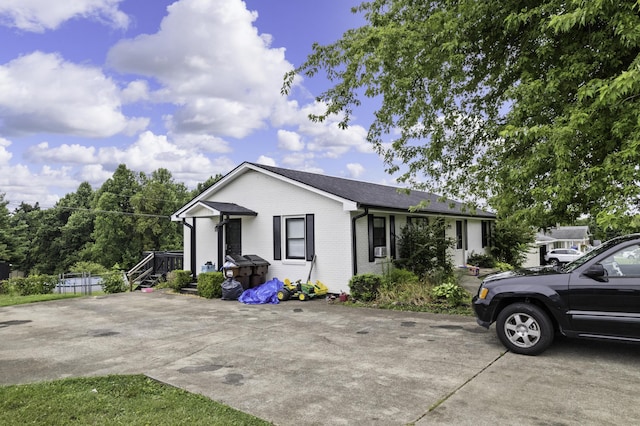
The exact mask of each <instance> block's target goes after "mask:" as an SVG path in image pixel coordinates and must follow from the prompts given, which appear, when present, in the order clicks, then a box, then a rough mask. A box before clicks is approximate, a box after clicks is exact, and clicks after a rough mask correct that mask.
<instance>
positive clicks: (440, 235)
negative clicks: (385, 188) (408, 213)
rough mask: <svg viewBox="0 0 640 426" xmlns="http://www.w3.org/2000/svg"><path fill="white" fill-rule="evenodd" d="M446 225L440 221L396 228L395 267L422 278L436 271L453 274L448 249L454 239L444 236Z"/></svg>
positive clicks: (422, 222)
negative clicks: (397, 257)
mask: <svg viewBox="0 0 640 426" xmlns="http://www.w3.org/2000/svg"><path fill="white" fill-rule="evenodd" d="M446 228H447V224H446V222H445V221H444V220H443V219H435V220H430V221H429V222H428V223H427V222H424V221H421V222H416V223H408V224H407V225H406V226H404V227H402V228H401V229H400V236H399V239H398V245H399V255H400V258H399V259H397V260H396V264H397V265H398V266H399V267H401V268H404V269H408V270H409V271H411V272H413V273H415V274H416V275H418V276H419V277H421V278H423V277H425V276H427V275H429V274H431V273H432V272H433V271H434V270H436V269H441V270H443V271H444V272H445V273H446V274H448V275H450V274H451V273H453V262H452V261H451V256H450V255H449V249H450V248H451V247H453V246H454V244H455V240H453V239H452V238H449V237H447V236H446Z"/></svg>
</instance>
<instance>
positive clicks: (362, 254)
mask: <svg viewBox="0 0 640 426" xmlns="http://www.w3.org/2000/svg"><path fill="white" fill-rule="evenodd" d="M372 214H373V215H374V216H377V217H386V218H387V253H389V255H390V254H391V251H390V248H391V246H390V235H389V233H390V228H389V216H390V215H392V216H394V217H395V233H396V235H397V236H399V235H400V231H401V229H402V228H403V227H404V226H406V224H407V218H408V217H410V216H411V217H415V215H411V214H409V215H402V214H390V213H379V212H375V211H374V212H372ZM352 215H354V216H355V214H354V213H352ZM434 218H435V216H429V220H433V219H434ZM456 220H465V218H447V219H446V220H445V223H446V231H445V232H446V236H447V237H448V238H451V239H453V240H454V241H455V239H456ZM466 220H467V249H466V250H465V249H464V248H463V249H456V248H455V247H454V248H451V249H450V250H449V255H450V258H451V261H452V262H453V265H454V266H459V265H464V264H466V259H467V258H468V257H469V255H470V254H471V253H472V252H474V253H477V254H480V253H482V254H484V253H486V248H483V247H482V220H481V219H466ZM356 230H357V231H356V235H357V239H358V241H357V249H358V255H357V259H358V274H364V273H374V274H380V273H382V272H383V267H384V264H385V262H386V261H385V259H379V258H376V259H375V260H374V261H373V262H369V251H368V244H369V243H368V238H369V234H368V225H367V218H366V216H365V217H362V218H360V219H358V221H357V224H356ZM399 250H400V246H399V243H398V240H396V256H398V255H399Z"/></svg>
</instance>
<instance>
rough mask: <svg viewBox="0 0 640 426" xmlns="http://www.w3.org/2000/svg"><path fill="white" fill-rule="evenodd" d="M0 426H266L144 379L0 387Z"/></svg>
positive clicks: (95, 379)
mask: <svg viewBox="0 0 640 426" xmlns="http://www.w3.org/2000/svg"><path fill="white" fill-rule="evenodd" d="M0 424H2V425H5V426H10V425H25V424H32V425H67V424H72V425H73V424H77V425H89V424H91V425H247V426H251V425H268V424H270V423H267V422H265V421H263V420H261V419H259V418H257V417H254V416H251V415H249V414H246V413H243V412H241V411H237V410H235V409H233V408H231V407H228V406H226V405H223V404H220V403H217V402H215V401H212V400H210V399H208V398H206V397H204V396H202V395H197V394H192V393H189V392H187V391H184V390H182V389H178V388H174V387H172V386H169V385H166V384H163V383H160V382H158V381H156V380H153V379H151V378H149V377H147V376H144V375H122V376H116V375H112V376H104V377H90V378H72V379H63V380H57V381H52V382H42V383H35V384H27V385H12V386H3V387H0Z"/></svg>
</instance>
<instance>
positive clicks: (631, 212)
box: [283, 0, 640, 228]
mask: <svg viewBox="0 0 640 426" xmlns="http://www.w3.org/2000/svg"><path fill="white" fill-rule="evenodd" d="M354 12H360V13H363V14H364V18H365V19H366V20H367V22H368V25H366V26H363V27H361V28H356V29H353V30H349V31H347V32H346V33H345V34H344V35H343V36H342V37H341V38H340V39H339V40H338V41H336V42H335V43H333V44H329V45H326V46H321V45H318V44H315V45H314V46H313V52H312V53H311V54H310V55H309V57H308V58H307V60H306V61H305V62H304V63H303V64H302V65H300V66H299V67H298V68H297V69H295V70H293V71H292V72H291V73H289V74H288V75H287V76H286V77H285V83H284V85H283V92H285V93H286V92H289V91H290V90H291V89H292V88H293V87H294V85H295V84H297V83H296V81H297V80H296V79H295V76H296V75H298V74H301V75H304V76H307V77H313V76H315V75H316V74H318V73H319V72H321V71H324V72H326V75H327V77H328V78H329V80H331V81H332V82H333V85H332V87H330V88H329V89H328V90H326V91H325V92H324V93H322V94H321V95H320V96H319V98H318V100H320V101H324V102H325V103H326V105H327V108H326V111H325V112H324V113H322V114H319V115H315V116H312V117H311V118H312V119H314V120H317V121H322V120H324V119H325V118H326V117H327V116H328V115H329V114H342V116H341V117H342V121H341V125H342V126H343V127H346V126H347V125H349V123H350V121H351V120H352V117H353V114H354V112H355V111H356V109H357V108H358V106H359V105H360V103H361V99H362V98H363V97H368V98H372V99H375V100H376V101H378V102H379V106H378V107H377V110H376V112H375V116H374V119H373V122H372V124H371V125H370V127H369V132H368V140H369V141H370V142H372V143H373V144H374V146H375V147H376V148H377V150H378V151H379V153H381V154H382V155H383V156H384V158H385V162H386V165H387V171H389V172H392V173H395V172H398V171H399V172H401V175H402V176H401V178H400V180H401V181H403V182H406V183H409V184H411V185H413V186H416V187H420V188H423V189H430V190H438V191H439V192H442V193H444V194H445V195H450V196H455V197H458V198H461V199H466V200H477V199H482V198H484V199H486V200H487V201H488V202H489V203H490V205H491V206H493V207H494V208H495V209H497V211H498V213H499V215H500V216H502V217H507V216H511V217H513V218H515V219H516V220H518V221H524V222H526V223H528V224H530V225H535V226H536V227H546V226H549V225H552V224H555V223H562V222H565V223H571V222H573V221H575V220H576V219H577V218H579V217H580V216H581V215H583V214H589V215H590V216H592V217H594V218H596V219H597V221H598V223H599V224H600V225H601V226H602V227H604V228H612V227H615V228H625V227H628V226H629V225H630V223H631V222H632V221H633V220H636V221H637V219H634V217H636V214H635V213H636V212H637V207H636V206H637V202H638V199H639V192H640V191H639V188H638V164H640V149H639V148H640V125H639V118H640V114H639V113H640V96H639V95H640V58H639V56H638V54H639V53H640V30H639V29H640V14H639V13H638V4H637V2H632V1H626V2H620V1H611V0H600V1H584V0H536V1H532V2H526V3H523V2H521V1H517V0H505V1H502V2H500V3H499V4H498V3H496V2H495V1H489V0H459V1H449V0H434V1H428V2H425V1H417V0H372V1H368V2H365V3H363V4H362V5H360V6H359V7H357V8H354ZM396 134H397V137H395V136H396ZM390 137H395V139H393V140H388V139H390ZM425 177H426V179H425ZM637 225H638V224H637V223H635V224H633V226H637Z"/></svg>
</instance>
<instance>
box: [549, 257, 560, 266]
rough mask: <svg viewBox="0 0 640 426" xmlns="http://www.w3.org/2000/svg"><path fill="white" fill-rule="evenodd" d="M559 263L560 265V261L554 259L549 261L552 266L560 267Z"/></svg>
mask: <svg viewBox="0 0 640 426" xmlns="http://www.w3.org/2000/svg"><path fill="white" fill-rule="evenodd" d="M558 263H559V262H558V259H555V258H553V259H549V264H550V265H553V266H557V265H558Z"/></svg>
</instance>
